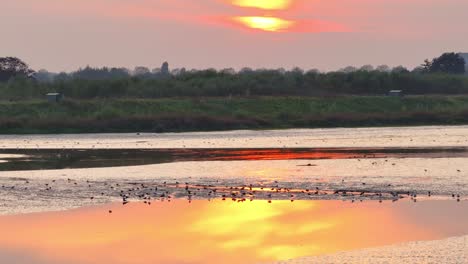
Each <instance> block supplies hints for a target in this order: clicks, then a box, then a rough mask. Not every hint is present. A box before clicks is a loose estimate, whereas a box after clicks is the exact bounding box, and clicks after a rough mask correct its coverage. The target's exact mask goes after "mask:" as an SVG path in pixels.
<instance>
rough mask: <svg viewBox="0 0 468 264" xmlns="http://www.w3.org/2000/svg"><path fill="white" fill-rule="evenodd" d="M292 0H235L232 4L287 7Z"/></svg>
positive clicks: (255, 6)
mask: <svg viewBox="0 0 468 264" xmlns="http://www.w3.org/2000/svg"><path fill="white" fill-rule="evenodd" d="M291 3H292V0H233V1H232V4H233V5H237V6H241V7H253V8H261V9H270V10H272V9H275V10H278V9H286V8H288V7H289V6H290V5H291Z"/></svg>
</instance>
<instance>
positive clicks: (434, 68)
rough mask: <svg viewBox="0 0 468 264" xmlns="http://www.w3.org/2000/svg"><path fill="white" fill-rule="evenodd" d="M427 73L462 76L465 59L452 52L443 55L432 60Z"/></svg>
mask: <svg viewBox="0 0 468 264" xmlns="http://www.w3.org/2000/svg"><path fill="white" fill-rule="evenodd" d="M429 72H430V73H437V72H439V73H451V74H463V73H465V59H464V58H463V57H461V56H460V55H459V54H456V53H454V52H451V53H444V54H442V55H441V56H440V57H438V58H435V59H434V60H432V62H431V64H430V67H429Z"/></svg>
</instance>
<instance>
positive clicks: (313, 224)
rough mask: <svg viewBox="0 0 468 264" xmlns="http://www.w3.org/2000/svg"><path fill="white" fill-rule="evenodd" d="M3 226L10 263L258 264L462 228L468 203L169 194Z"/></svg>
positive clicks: (466, 227)
mask: <svg viewBox="0 0 468 264" xmlns="http://www.w3.org/2000/svg"><path fill="white" fill-rule="evenodd" d="M109 210H112V213H109ZM0 232H1V234H2V236H1V237H0V257H1V258H2V259H3V260H9V263H31V264H36V263H41V264H42V263H76V264H88V263H122V264H123V263H258V262H272V261H281V260H288V259H292V258H300V257H305V256H314V255H323V254H332V253H336V252H340V251H348V250H356V249H363V248H371V247H380V246H386V245H392V244H399V243H403V242H408V241H415V240H436V239H444V238H448V237H453V236H461V235H466V234H467V233H468V203H466V202H462V203H454V202H451V201H425V202H419V203H413V202H399V203H391V202H383V203H378V202H363V203H351V202H341V201H295V202H290V201H273V202H272V203H267V202H266V201H254V202H244V203H239V202H232V201H224V202H223V201H220V200H217V201H212V202H208V201H192V202H191V203H189V202H188V201H186V200H185V201H184V200H172V201H171V202H167V200H166V201H165V202H160V201H152V203H151V204H150V205H148V204H144V203H130V204H127V205H125V206H124V205H120V204H111V205H106V206H97V207H89V208H82V209H77V210H71V211H66V212H56V213H37V214H26V215H16V216H3V217H0ZM394 253H395V254H398V252H394ZM421 254H426V255H427V254H431V252H430V250H428V251H426V252H422V253H421ZM335 263H337V262H335ZM361 263H364V262H361ZM369 263H372V262H369Z"/></svg>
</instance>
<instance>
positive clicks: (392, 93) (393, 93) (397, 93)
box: [388, 90, 403, 97]
mask: <svg viewBox="0 0 468 264" xmlns="http://www.w3.org/2000/svg"><path fill="white" fill-rule="evenodd" d="M388 96H392V97H403V91H402V90H391V91H389V92H388Z"/></svg>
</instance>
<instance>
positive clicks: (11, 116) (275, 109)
mask: <svg viewBox="0 0 468 264" xmlns="http://www.w3.org/2000/svg"><path fill="white" fill-rule="evenodd" d="M431 124H468V96H411V97H405V98H392V97H353V96H348V97H333V98H332V97H328V98H316V97H304V98H299V97H257V98H233V99H228V98H197V99H194V98H180V99H151V100H143V99H112V100H103V99H100V100H86V101H78V100H69V101H63V102H61V103H59V104H51V103H48V102H45V101H19V102H0V133H82V132H87V133H88V132H89V133H91V132H135V131H142V132H143V131H147V132H169V131H209V130H226V129H266V128H268V129H269V128H293V127H310V128H313V127H341V126H343V127H354V126H355V127H358V126H391V125H431Z"/></svg>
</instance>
